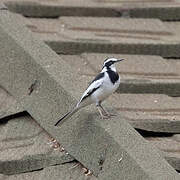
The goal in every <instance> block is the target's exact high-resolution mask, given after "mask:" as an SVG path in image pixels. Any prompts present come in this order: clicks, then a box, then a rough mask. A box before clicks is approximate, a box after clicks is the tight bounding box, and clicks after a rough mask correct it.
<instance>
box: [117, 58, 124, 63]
mask: <svg viewBox="0 0 180 180" xmlns="http://www.w3.org/2000/svg"><path fill="white" fill-rule="evenodd" d="M123 60H124V59H118V60H117V61H116V63H117V62H120V61H123Z"/></svg>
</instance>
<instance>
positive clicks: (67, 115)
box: [55, 107, 79, 126]
mask: <svg viewBox="0 0 180 180" xmlns="http://www.w3.org/2000/svg"><path fill="white" fill-rule="evenodd" d="M78 110H79V108H77V107H75V108H74V109H73V110H72V111H70V112H68V113H66V114H65V115H64V116H63V117H62V118H61V119H60V120H59V121H58V122H57V123H56V124H55V126H57V125H58V124H59V123H60V122H61V121H62V120H63V119H67V118H70V117H71V116H72V115H73V114H74V113H75V112H77V111H78Z"/></svg>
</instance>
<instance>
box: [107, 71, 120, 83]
mask: <svg viewBox="0 0 180 180" xmlns="http://www.w3.org/2000/svg"><path fill="white" fill-rule="evenodd" d="M107 73H108V75H109V78H110V80H111V82H112V83H113V84H115V83H116V82H117V81H118V80H119V75H118V73H117V72H114V71H112V70H110V69H108V70H107Z"/></svg>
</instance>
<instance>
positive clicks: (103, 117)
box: [101, 114, 110, 119]
mask: <svg viewBox="0 0 180 180" xmlns="http://www.w3.org/2000/svg"><path fill="white" fill-rule="evenodd" d="M101 118H102V119H109V118H110V117H109V116H108V115H104V114H102V115H101Z"/></svg>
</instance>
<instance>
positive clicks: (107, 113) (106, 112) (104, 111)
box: [99, 104, 115, 117]
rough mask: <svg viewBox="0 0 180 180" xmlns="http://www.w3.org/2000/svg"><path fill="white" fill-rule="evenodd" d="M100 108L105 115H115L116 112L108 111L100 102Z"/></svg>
mask: <svg viewBox="0 0 180 180" xmlns="http://www.w3.org/2000/svg"><path fill="white" fill-rule="evenodd" d="M99 106H100V108H101V109H102V111H103V113H104V114H105V116H108V117H111V116H115V114H111V113H109V112H108V111H106V110H105V109H104V108H103V107H102V105H101V104H99Z"/></svg>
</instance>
